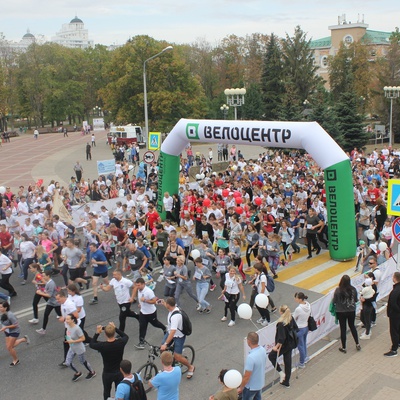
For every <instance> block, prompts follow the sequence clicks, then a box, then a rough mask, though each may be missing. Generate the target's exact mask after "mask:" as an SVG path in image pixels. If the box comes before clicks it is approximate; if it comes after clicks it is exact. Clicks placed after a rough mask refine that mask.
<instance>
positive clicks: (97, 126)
mask: <svg viewBox="0 0 400 400" xmlns="http://www.w3.org/2000/svg"><path fill="white" fill-rule="evenodd" d="M93 130H94V131H102V130H104V118H93Z"/></svg>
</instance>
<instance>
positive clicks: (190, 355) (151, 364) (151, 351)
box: [136, 341, 195, 393]
mask: <svg viewBox="0 0 400 400" xmlns="http://www.w3.org/2000/svg"><path fill="white" fill-rule="evenodd" d="M144 344H145V345H146V346H148V355H147V362H146V364H144V365H142V366H141V367H140V368H139V369H138V370H137V372H136V373H137V374H139V375H140V377H141V378H142V382H143V386H144V389H145V391H146V393H148V392H150V390H151V389H152V387H151V386H149V381H151V380H152V379H153V378H154V377H155V376H156V375H157V373H158V368H157V365H156V364H155V359H156V358H160V356H161V350H160V346H154V345H152V344H150V343H148V342H146V341H144ZM167 351H170V352H172V354H173V353H174V343H172V344H171V345H170V346H169V347H168V350H167ZM182 356H183V357H185V358H186V359H187V360H188V362H189V364H193V361H194V357H195V351H194V348H193V347H192V346H190V345H188V344H185V345H184V346H183V351H182ZM173 366H174V367H180V368H181V371H182V375H184V374H186V372H187V371H188V367H187V366H186V365H183V364H182V363H180V362H178V361H175V360H174V362H173Z"/></svg>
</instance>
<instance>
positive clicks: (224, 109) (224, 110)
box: [219, 104, 229, 119]
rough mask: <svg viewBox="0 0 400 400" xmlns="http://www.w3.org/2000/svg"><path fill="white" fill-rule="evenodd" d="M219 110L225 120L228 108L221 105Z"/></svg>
mask: <svg viewBox="0 0 400 400" xmlns="http://www.w3.org/2000/svg"><path fill="white" fill-rule="evenodd" d="M219 109H220V110H221V111H222V114H223V115H224V119H226V116H227V115H228V111H229V107H228V106H227V105H226V104H222V106H221V107H220V108H219Z"/></svg>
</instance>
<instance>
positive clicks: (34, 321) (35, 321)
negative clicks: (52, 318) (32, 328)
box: [28, 318, 39, 325]
mask: <svg viewBox="0 0 400 400" xmlns="http://www.w3.org/2000/svg"><path fill="white" fill-rule="evenodd" d="M28 322H29V323H30V324H34V325H36V324H38V323H39V320H38V319H37V318H32V319H30V320H29V321H28Z"/></svg>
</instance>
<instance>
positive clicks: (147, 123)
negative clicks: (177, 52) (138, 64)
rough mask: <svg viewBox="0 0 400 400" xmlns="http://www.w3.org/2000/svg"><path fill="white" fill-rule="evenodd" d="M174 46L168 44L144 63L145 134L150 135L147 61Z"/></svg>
mask: <svg viewBox="0 0 400 400" xmlns="http://www.w3.org/2000/svg"><path fill="white" fill-rule="evenodd" d="M172 49H173V47H172V46H168V47H166V48H165V49H163V50H162V51H160V52H159V53H157V54H155V55H154V56H152V57H150V58H148V59H147V60H145V61H144V63H143V93H144V129H145V135H146V136H148V134H149V115H148V111H147V86H146V63H147V61H150V60H153V59H154V58H156V57H158V56H160V55H161V54H163V53H164V52H166V51H169V50H172Z"/></svg>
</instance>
